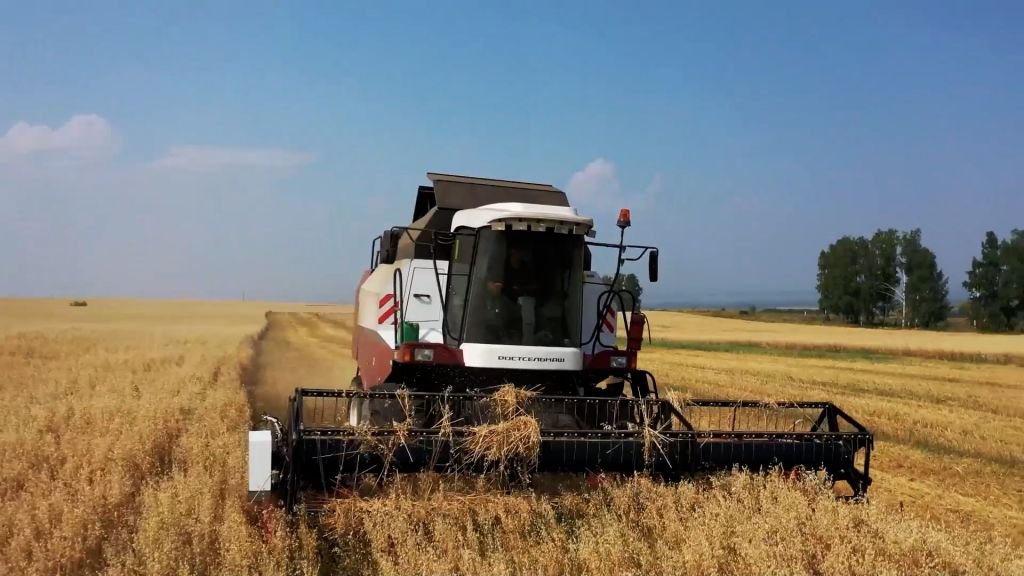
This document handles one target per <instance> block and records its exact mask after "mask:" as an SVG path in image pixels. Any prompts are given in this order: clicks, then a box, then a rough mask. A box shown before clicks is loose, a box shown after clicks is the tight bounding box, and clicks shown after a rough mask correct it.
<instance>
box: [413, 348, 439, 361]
mask: <svg viewBox="0 0 1024 576" xmlns="http://www.w3.org/2000/svg"><path fill="white" fill-rule="evenodd" d="M412 359H413V361H414V362H433V361H434V349H433V348H415V349H413V351H412Z"/></svg>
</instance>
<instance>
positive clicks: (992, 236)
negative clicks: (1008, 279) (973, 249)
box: [963, 230, 1008, 332]
mask: <svg viewBox="0 0 1024 576" xmlns="http://www.w3.org/2000/svg"><path fill="white" fill-rule="evenodd" d="M999 252H1000V246H999V237H998V236H996V233H995V232H993V231H991V230H989V231H988V232H986V233H985V240H984V241H983V242H982V243H981V258H972V259H971V269H970V270H968V271H967V280H964V284H963V286H964V289H966V290H967V294H968V297H969V298H970V301H971V306H970V309H969V317H970V319H971V323H972V324H973V325H974V327H975V328H977V329H978V330H981V331H984V332H1002V331H1004V330H1006V329H1007V327H1008V326H1007V323H1006V318H1005V317H1004V316H1003V314H1002V311H1001V310H1000V306H999V277H1000V276H1001V272H1002V264H1001V263H1000V261H999Z"/></svg>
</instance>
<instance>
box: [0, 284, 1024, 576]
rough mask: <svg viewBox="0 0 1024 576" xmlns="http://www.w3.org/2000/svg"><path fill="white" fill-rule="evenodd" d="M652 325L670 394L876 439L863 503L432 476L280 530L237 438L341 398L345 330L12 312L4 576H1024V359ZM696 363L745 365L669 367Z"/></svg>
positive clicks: (0, 385) (59, 309)
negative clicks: (306, 393) (312, 391)
mask: <svg viewBox="0 0 1024 576" xmlns="http://www.w3.org/2000/svg"><path fill="white" fill-rule="evenodd" d="M268 311H272V312H270V313H269V314H268V313H267V312H268ZM651 324H652V334H653V335H654V338H655V346H654V347H652V348H650V349H648V350H645V352H644V359H643V360H642V367H644V368H647V369H648V370H651V371H652V372H654V373H655V374H656V375H657V376H658V378H659V383H660V385H661V386H662V387H663V389H664V390H671V391H673V392H674V393H678V394H682V395H689V396H694V397H709V396H716V397H739V396H743V397H747V398H755V399H775V400H779V399H830V400H834V401H836V402H837V403H838V404H839V405H840V406H841V407H843V408H844V409H846V410H847V411H848V412H849V413H850V414H852V415H853V416H854V417H856V418H858V419H859V420H860V421H861V422H863V423H864V424H866V425H867V426H869V427H870V428H872V429H873V430H874V431H875V432H876V434H877V438H878V443H877V447H876V452H875V458H874V459H873V466H872V470H873V476H874V477H875V485H874V486H873V487H872V489H871V491H870V494H871V501H870V502H869V503H867V504H849V503H844V502H841V501H838V500H836V499H834V498H833V497H832V496H831V494H830V492H829V491H828V489H827V488H826V487H824V486H822V485H821V484H820V483H818V482H817V481H816V480H815V479H814V478H807V479H803V480H800V481H796V482H794V481H792V480H791V479H787V478H783V477H779V476H775V475H772V474H768V475H750V474H742V473H735V474H729V475H723V476H718V477H713V478H710V479H699V480H695V481H692V482H682V483H679V484H675V485H669V484H661V483H656V482H652V481H650V480H647V479H644V478H610V479H606V480H604V481H602V482H599V483H597V484H589V483H579V484H578V485H576V486H573V487H571V488H565V486H562V487H561V488H559V489H554V490H541V489H540V488H539V487H538V489H537V490H536V491H533V492H525V491H518V492H513V493H506V492H503V491H501V490H498V489H495V488H493V487H491V486H490V485H488V484H486V483H485V482H483V481H482V480H476V479H472V478H462V479H455V480H452V479H444V478H436V477H433V476H422V477H418V478H413V479H404V480H401V481H398V482H394V483H392V484H389V485H387V486H384V487H381V488H379V493H378V494H376V495H375V496H373V497H368V498H349V499H345V500H339V501H337V502H335V503H334V504H333V505H332V506H331V507H330V508H329V509H328V510H327V511H326V512H325V514H324V515H323V516H322V517H317V518H304V517H298V518H290V517H287V516H285V515H283V514H281V513H280V511H277V510H273V509H269V510H267V509H264V510H258V509H256V508H254V507H252V506H249V505H248V503H247V502H246V500H245V488H246V486H245V483H246V480H245V469H246V465H245V460H246V455H245V437H246V436H245V431H246V430H247V429H248V427H249V422H250V418H251V417H252V415H253V413H256V412H261V411H269V412H279V411H280V408H281V407H282V406H283V403H284V401H285V397H286V396H287V394H288V392H289V390H290V389H291V388H294V386H296V385H303V386H315V387H332V386H334V387H346V386H347V385H348V380H349V378H351V375H352V373H353V365H352V362H351V360H350V358H349V352H348V343H349V339H350V336H351V308H349V307H319V306H317V307H313V306H304V305H300V304H276V303H259V302H256V303H254V302H245V303H242V302H171V301H169V302H143V301H131V300H105V299H104V300H90V301H89V306H88V307H83V308H73V307H69V306H68V303H67V301H64V300H0V401H2V405H3V406H4V408H5V415H4V418H3V420H2V422H0V455H2V458H0V573H2V574H92V573H104V574H333V573H340V574H378V573H379V574H607V573H616V574H652V573H656V574H716V573H717V574H747V573H751V572H755V573H791V574H820V573H840V574H878V573H888V574H911V573H913V574H917V573H939V574H945V573H954V574H973V573H979V574H988V573H992V574H1018V573H1024V555H1022V554H1021V552H1019V551H1018V549H1017V548H1018V547H1019V545H1020V544H1021V543H1024V517H1022V514H1024V513H1022V510H1024V492H1022V488H1021V480H1024V478H1022V474H1021V470H1022V469H1024V466H1022V461H1021V460H1022V456H1021V449H1022V447H1024V368H1022V367H1021V366H1020V365H1018V364H1017V363H1016V362H1015V360H1014V358H1013V357H1014V356H1015V355H1017V354H1024V340H1019V339H1014V338H1013V337H1009V336H1007V337H983V336H979V335H974V334H940V333H928V332H906V333H902V332H895V331H881V330H859V329H846V328H835V327H810V326H789V325H779V324H763V323H755V322H745V321H737V320H728V319H715V318H707V317H699V316H693V315H688V314H678V313H670V312H657V313H654V314H652V315H651ZM816 331H820V332H816ZM693 342H718V343H721V342H736V343H741V344H743V345H744V346H743V347H741V348H738V349H737V350H734V351H729V350H695V349H685V348H677V347H673V343H693ZM751 343H756V344H758V346H759V347H751V346H749V344H751ZM819 346H824V347H825V348H823V349H822V350H821V351H820V352H821V353H817V352H816V353H815V354H810V355H807V354H802V353H800V352H801V351H802V350H803V349H805V348H812V349H817V348H816V347H819ZM844 347H847V348H850V349H856V350H867V349H870V350H873V351H874V352H873V353H872V354H871V355H865V356H864V357H859V356H856V355H854V356H846V355H842V354H838V353H837V354H833V352H837V351H842V350H843V349H844ZM887 350H888V351H890V352H891V354H885V353H884V352H885V351H887ZM907 350H911V351H913V353H912V354H906V353H905V352H906V351H907ZM922 352H924V353H922ZM931 352H934V353H935V354H931ZM964 352H967V353H972V354H975V355H974V356H970V357H963V358H961V357H960V356H957V355H956V354H959V353H964ZM949 353H956V354H954V355H952V356H950V355H949ZM943 354H946V355H945V356H944V355H943ZM947 357H950V358H954V359H959V360H962V361H950V360H948V359H943V358H947ZM967 360H969V361H967Z"/></svg>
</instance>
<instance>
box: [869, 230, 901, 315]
mask: <svg viewBox="0 0 1024 576" xmlns="http://www.w3.org/2000/svg"><path fill="white" fill-rule="evenodd" d="M868 245H869V248H870V268H869V270H868V274H867V275H868V281H869V283H870V285H871V287H872V294H873V295H874V298H873V301H872V306H873V307H874V308H875V309H876V310H877V311H878V313H879V314H881V316H882V323H883V324H884V323H885V321H886V320H887V319H888V318H889V314H890V313H891V312H892V311H893V309H894V308H895V307H897V306H898V304H899V303H898V302H897V301H896V300H897V295H898V294H899V293H900V270H901V261H900V254H899V247H900V233H899V231H897V230H894V229H892V228H890V229H888V230H878V231H876V232H875V233H874V235H873V236H871V239H870V240H869V241H868Z"/></svg>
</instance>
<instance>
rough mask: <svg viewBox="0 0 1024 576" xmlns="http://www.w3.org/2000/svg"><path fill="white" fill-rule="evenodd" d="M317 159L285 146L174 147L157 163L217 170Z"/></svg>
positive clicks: (278, 165)
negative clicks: (287, 148) (284, 147)
mask: <svg viewBox="0 0 1024 576" xmlns="http://www.w3.org/2000/svg"><path fill="white" fill-rule="evenodd" d="M314 160H316V155H315V154H311V153H308V152H298V151H295V150H285V149H283V148H233V147H224V146H173V147H171V148H169V149H168V150H167V153H166V154H165V155H164V156H163V157H162V158H159V159H158V160H156V161H155V162H154V164H155V165H157V166H164V167H169V168H182V169H185V170H195V171H213V170H221V169H225V168H276V169H289V168H298V167H300V166H305V165H306V164H309V163H310V162H313V161H314Z"/></svg>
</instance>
